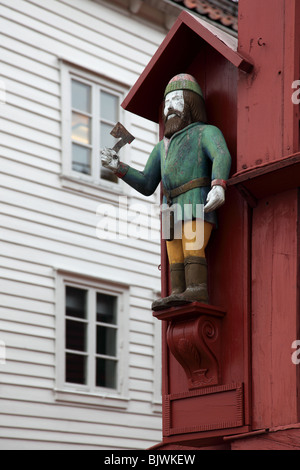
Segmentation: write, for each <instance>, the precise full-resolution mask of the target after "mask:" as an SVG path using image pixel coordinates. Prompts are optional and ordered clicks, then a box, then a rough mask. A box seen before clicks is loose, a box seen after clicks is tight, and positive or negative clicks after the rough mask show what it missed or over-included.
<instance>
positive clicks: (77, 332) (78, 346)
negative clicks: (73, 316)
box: [66, 320, 87, 351]
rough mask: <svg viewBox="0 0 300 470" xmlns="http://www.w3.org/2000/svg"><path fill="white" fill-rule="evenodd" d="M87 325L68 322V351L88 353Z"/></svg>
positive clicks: (73, 321)
mask: <svg viewBox="0 0 300 470" xmlns="http://www.w3.org/2000/svg"><path fill="white" fill-rule="evenodd" d="M86 328H87V324H86V323H84V322H81V321H76V320H66V349H73V350H74V351H86Z"/></svg>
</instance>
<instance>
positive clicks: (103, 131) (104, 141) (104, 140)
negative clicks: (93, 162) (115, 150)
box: [100, 123, 117, 148]
mask: <svg viewBox="0 0 300 470" xmlns="http://www.w3.org/2000/svg"><path fill="white" fill-rule="evenodd" d="M111 130H112V126H111V125H110V124H104V123H100V147H101V148H103V147H108V148H112V147H113V146H114V145H115V143H116V142H117V139H115V138H114V137H113V136H112V135H110V132H111Z"/></svg>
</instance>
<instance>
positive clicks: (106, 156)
mask: <svg viewBox="0 0 300 470" xmlns="http://www.w3.org/2000/svg"><path fill="white" fill-rule="evenodd" d="M100 157H101V163H102V165H103V166H104V167H105V168H108V170H111V171H113V172H114V173H117V171H118V169H119V165H120V158H119V155H118V154H117V153H116V152H115V151H114V150H112V149H109V148H107V147H105V148H104V149H102V150H101V151H100Z"/></svg>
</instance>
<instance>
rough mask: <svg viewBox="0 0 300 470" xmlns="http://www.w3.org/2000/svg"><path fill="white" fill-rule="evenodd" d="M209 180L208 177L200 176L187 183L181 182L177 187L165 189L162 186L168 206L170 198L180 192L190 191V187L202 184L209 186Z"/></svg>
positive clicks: (170, 201)
mask: <svg viewBox="0 0 300 470" xmlns="http://www.w3.org/2000/svg"><path fill="white" fill-rule="evenodd" d="M210 184H211V180H210V178H206V177H202V178H196V179H194V180H191V181H189V182H188V183H185V184H182V185H181V186H178V187H177V188H174V189H171V190H167V189H165V188H163V193H164V195H165V196H166V198H167V203H168V205H169V206H170V205H171V204H172V199H173V198H174V197H177V196H180V194H183V193H186V192H187V191H190V190H191V189H195V188H201V187H203V186H210Z"/></svg>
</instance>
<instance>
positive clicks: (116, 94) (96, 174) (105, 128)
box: [62, 62, 126, 188]
mask: <svg viewBox="0 0 300 470" xmlns="http://www.w3.org/2000/svg"><path fill="white" fill-rule="evenodd" d="M62 85H63V86H62V98H63V101H62V114H63V176H64V177H69V178H70V177H71V178H73V179H77V180H79V181H81V182H86V183H92V184H97V185H99V183H101V184H104V185H105V184H106V185H107V187H111V188H113V187H114V188H116V187H118V186H120V180H119V178H117V177H116V176H115V175H114V173H113V172H112V171H110V170H108V169H106V168H104V167H102V165H101V160H100V150H101V148H103V147H113V146H114V144H115V143H116V139H115V138H114V137H112V136H111V134H110V132H111V130H112V128H113V127H114V126H115V124H116V123H117V122H118V121H122V122H124V115H123V113H122V108H121V106H120V105H121V102H122V101H123V98H124V95H125V92H126V90H125V89H123V88H122V87H120V86H117V85H114V84H112V83H110V82H109V81H108V80H106V79H102V78H99V77H98V76H97V75H94V74H91V73H88V72H86V73H85V72H79V71H78V70H76V69H75V68H73V67H71V66H68V65H67V64H66V63H64V62H63V63H62ZM121 152H122V151H121ZM122 159H123V160H124V158H123V156H122Z"/></svg>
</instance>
